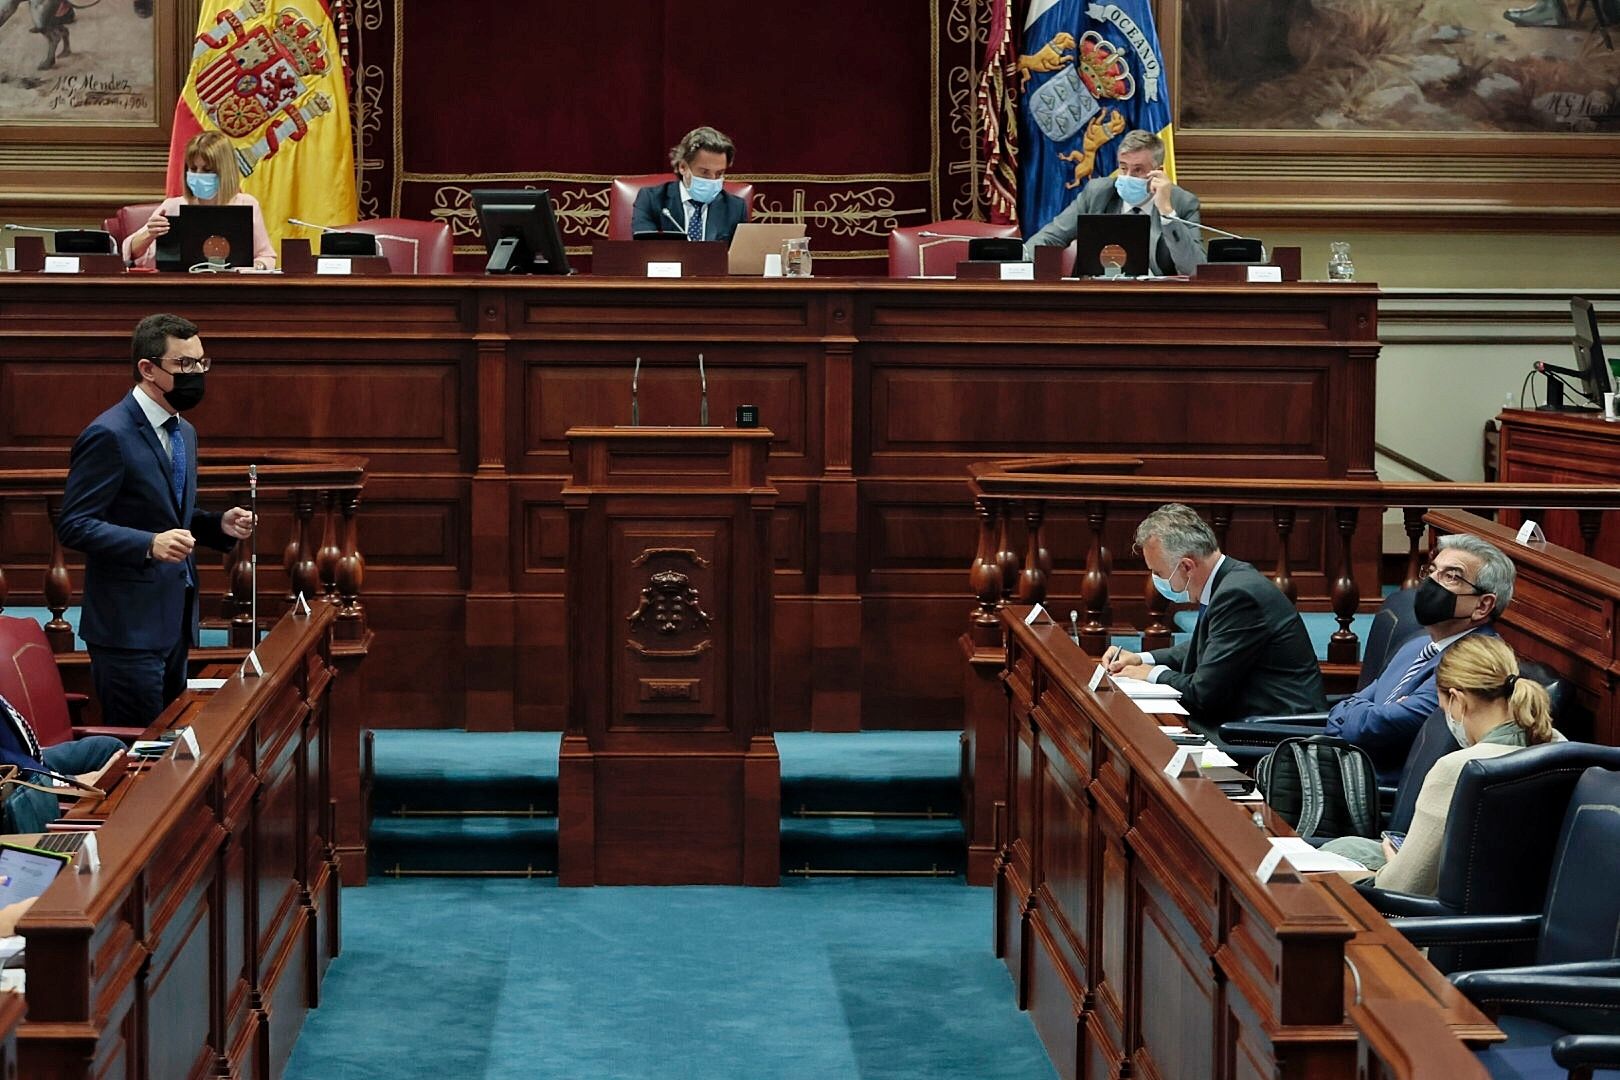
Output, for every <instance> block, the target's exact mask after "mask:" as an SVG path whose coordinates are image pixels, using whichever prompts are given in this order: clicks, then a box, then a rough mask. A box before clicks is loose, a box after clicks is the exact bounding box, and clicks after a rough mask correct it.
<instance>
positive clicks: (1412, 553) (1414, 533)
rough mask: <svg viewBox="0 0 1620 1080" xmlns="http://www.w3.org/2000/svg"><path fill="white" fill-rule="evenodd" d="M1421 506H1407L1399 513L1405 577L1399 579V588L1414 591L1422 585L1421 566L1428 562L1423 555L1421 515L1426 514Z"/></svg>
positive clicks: (1423, 528) (1423, 526) (1425, 510)
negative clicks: (1403, 548)
mask: <svg viewBox="0 0 1620 1080" xmlns="http://www.w3.org/2000/svg"><path fill="white" fill-rule="evenodd" d="M1428 512H1429V511H1428V508H1427V507H1423V506H1408V507H1406V508H1405V509H1404V510H1402V511H1401V525H1402V528H1404V529H1405V530H1406V576H1405V577H1404V578H1402V579H1401V588H1403V589H1415V588H1417V587H1418V586H1419V585H1421V584H1423V564H1424V563H1426V562H1428V561H1429V559H1428V556H1426V555H1425V554H1424V553H1423V533H1424V530H1425V529H1426V528H1427V526H1425V525H1424V524H1423V515H1424V514H1426V513H1428Z"/></svg>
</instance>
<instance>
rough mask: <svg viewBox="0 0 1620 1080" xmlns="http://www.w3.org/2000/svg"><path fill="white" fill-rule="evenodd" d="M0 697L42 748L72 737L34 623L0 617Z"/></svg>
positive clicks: (47, 651)
mask: <svg viewBox="0 0 1620 1080" xmlns="http://www.w3.org/2000/svg"><path fill="white" fill-rule="evenodd" d="M148 216H150V215H148ZM0 694H3V695H5V699H6V700H7V701H9V702H11V704H12V707H13V708H15V709H16V710H17V711H18V712H20V713H22V714H23V716H24V717H25V718H26V719H27V720H28V723H29V724H30V725H32V726H33V729H34V734H35V735H36V736H37V737H38V738H39V744H40V745H41V746H55V745H56V744H57V743H60V742H66V741H67V740H69V739H71V738H72V737H73V719H72V717H71V716H69V715H68V707H67V694H66V692H65V691H64V690H63V689H62V675H61V673H60V672H59V671H57V670H56V654H55V653H53V652H51V644H50V641H49V640H48V639H47V638H46V637H45V630H44V628H43V627H41V626H40V625H39V623H37V622H35V621H34V620H33V619H19V618H16V617H14V616H11V615H0Z"/></svg>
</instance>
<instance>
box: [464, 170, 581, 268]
mask: <svg viewBox="0 0 1620 1080" xmlns="http://www.w3.org/2000/svg"><path fill="white" fill-rule="evenodd" d="M472 198H473V208H474V209H475V210H477V211H478V221H479V224H480V226H481V227H482V228H483V231H484V250H485V251H487V252H489V261H488V262H487V263H486V264H485V266H484V271H485V273H490V274H567V273H570V272H571V271H570V270H569V268H568V253H567V251H566V250H565V249H564V248H563V242H562V234H561V232H559V231H558V229H557V215H556V213H555V212H554V211H553V210H552V208H551V193H550V192H549V191H546V190H545V189H544V188H479V189H476V190H474V191H473V193H472Z"/></svg>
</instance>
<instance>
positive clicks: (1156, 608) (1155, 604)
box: [1142, 571, 1176, 652]
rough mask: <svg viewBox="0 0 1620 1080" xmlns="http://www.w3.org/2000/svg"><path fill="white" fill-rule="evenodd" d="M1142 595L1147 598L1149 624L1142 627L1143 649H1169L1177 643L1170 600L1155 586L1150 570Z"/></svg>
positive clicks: (1146, 650)
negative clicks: (1171, 618) (1171, 622)
mask: <svg viewBox="0 0 1620 1080" xmlns="http://www.w3.org/2000/svg"><path fill="white" fill-rule="evenodd" d="M1142 595H1143V596H1144V597H1146V598H1147V625H1146V626H1145V627H1143V628H1142V649H1143V651H1144V652H1152V651H1153V650H1154V649H1168V648H1169V647H1170V646H1171V645H1173V644H1175V640H1176V639H1175V627H1173V626H1171V625H1170V601H1169V600H1166V599H1165V598H1164V594H1163V593H1161V592H1160V591H1159V590H1158V589H1156V588H1154V586H1153V573H1152V571H1149V572H1148V574H1147V575H1146V577H1145V578H1144V579H1143V582H1142Z"/></svg>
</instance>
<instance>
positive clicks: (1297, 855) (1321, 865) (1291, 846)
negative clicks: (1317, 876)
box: [1270, 836, 1367, 874]
mask: <svg viewBox="0 0 1620 1080" xmlns="http://www.w3.org/2000/svg"><path fill="white" fill-rule="evenodd" d="M1270 839H1271V846H1272V847H1274V848H1276V849H1278V850H1279V851H1281V852H1282V853H1283V855H1284V856H1286V857H1287V859H1288V861H1289V862H1291V863H1293V864H1294V869H1295V870H1298V871H1299V872H1301V873H1307V874H1308V873H1315V872H1318V871H1322V870H1365V869H1367V868H1366V867H1365V866H1362V865H1361V864H1360V863H1358V862H1356V861H1355V860H1353V859H1347V858H1345V857H1344V856H1343V855H1335V854H1333V852H1331V851H1323V850H1322V849H1321V848H1315V847H1311V845H1310V844H1308V843H1306V842H1305V841H1304V840H1302V839H1301V838H1299V837H1297V836H1273V837H1271V838H1270Z"/></svg>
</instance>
